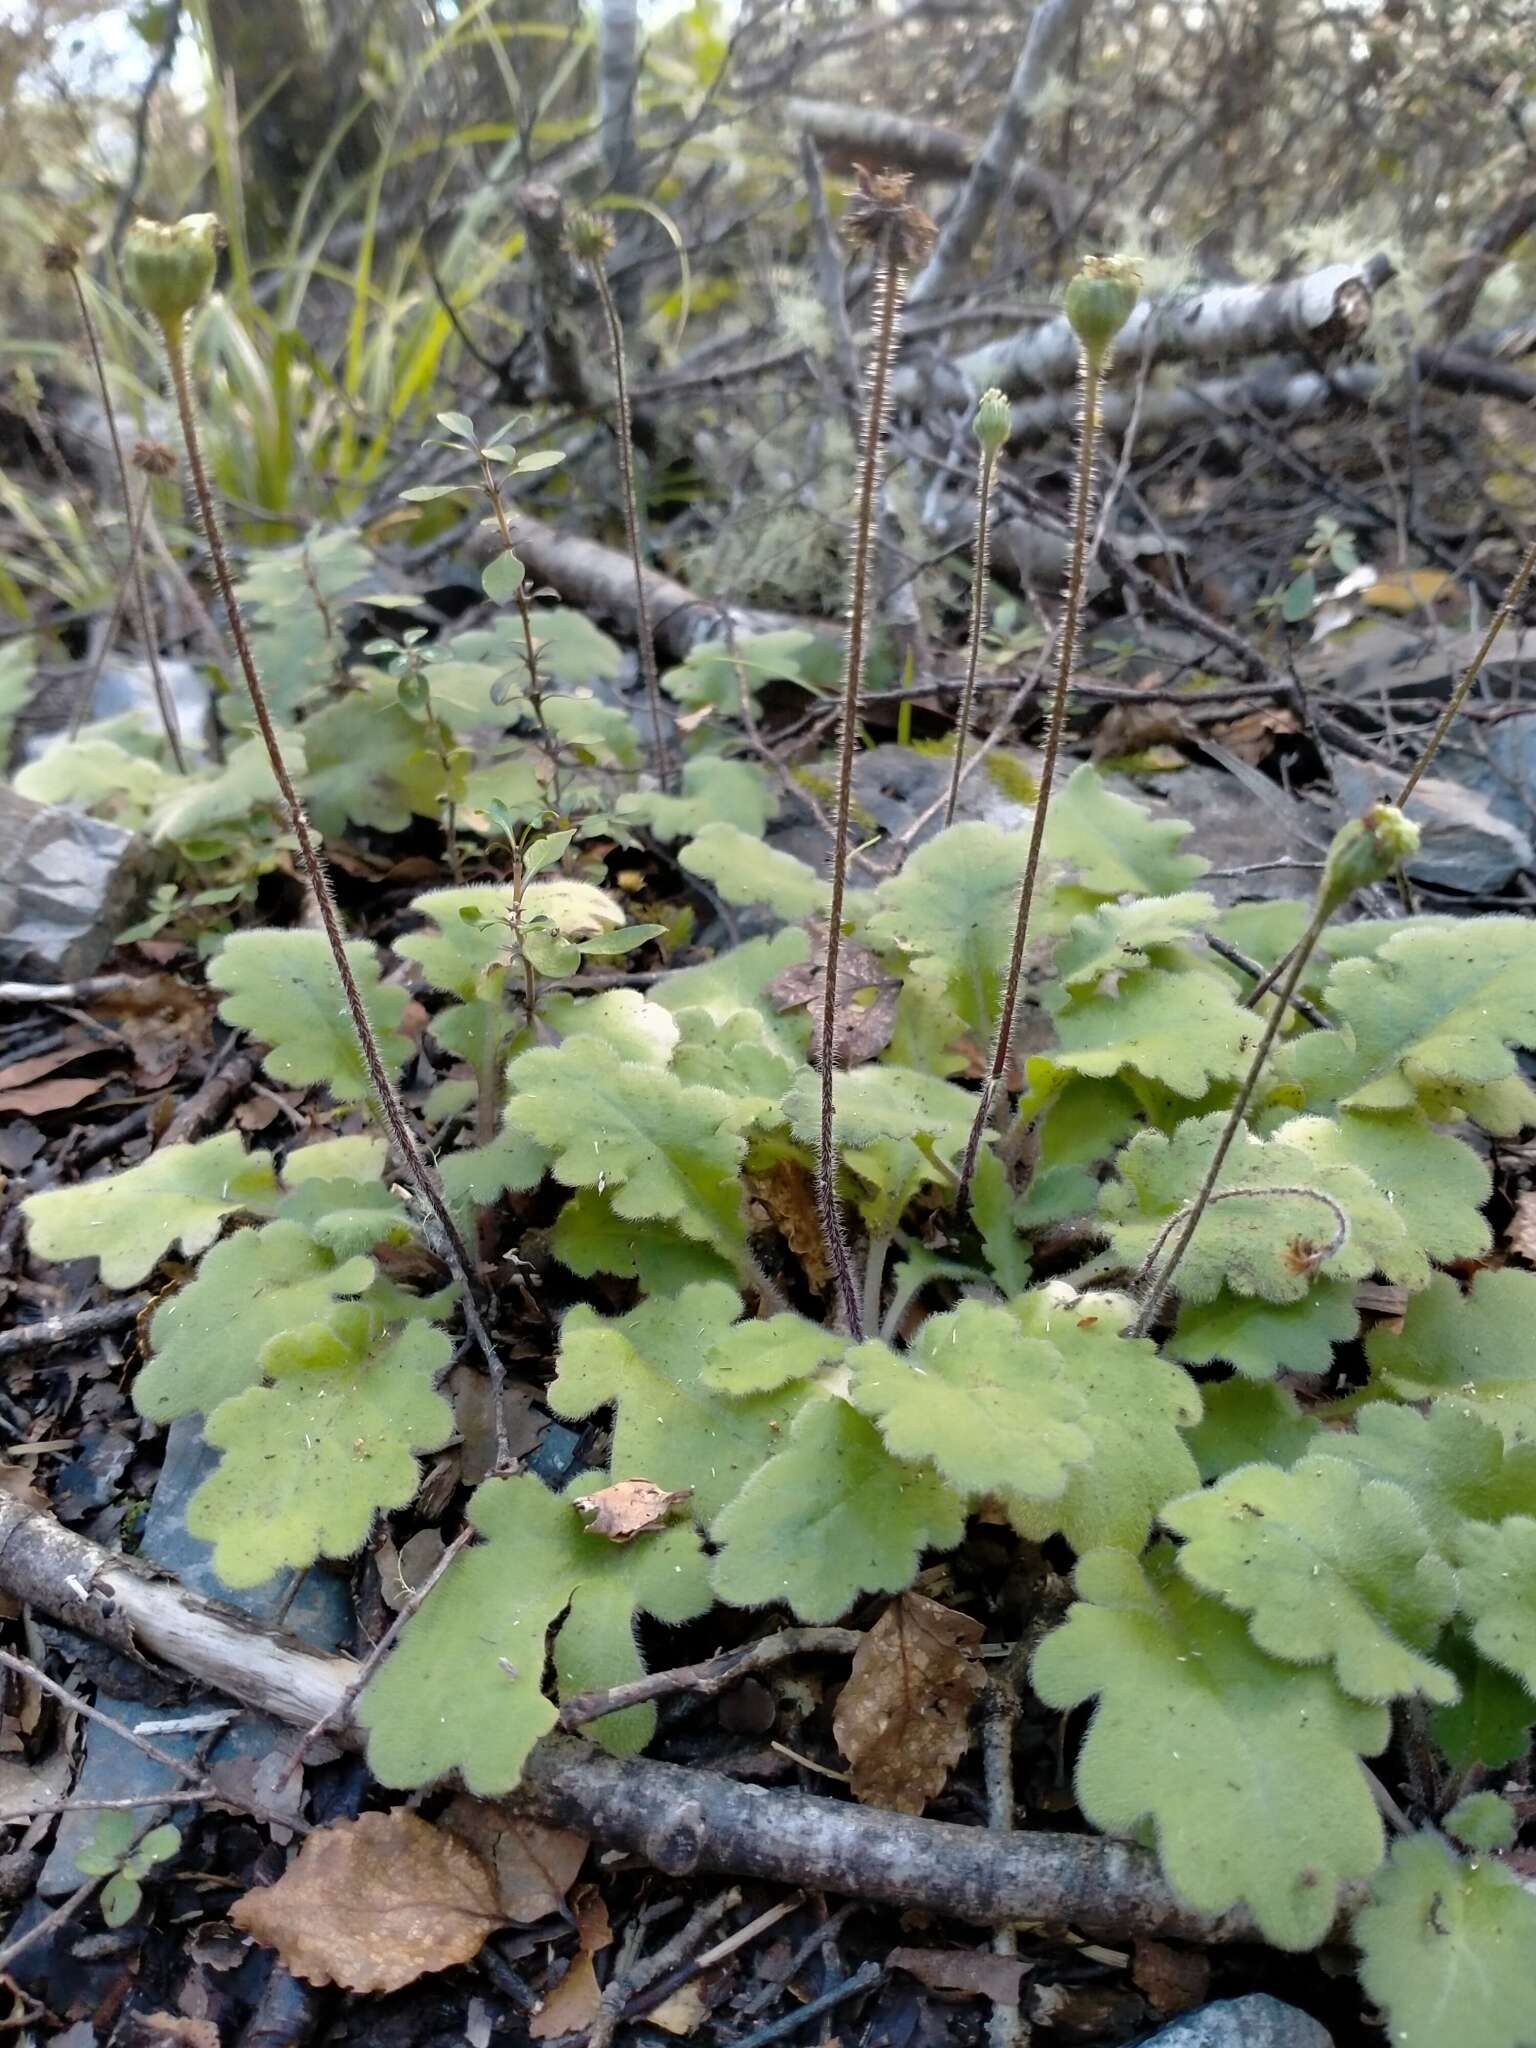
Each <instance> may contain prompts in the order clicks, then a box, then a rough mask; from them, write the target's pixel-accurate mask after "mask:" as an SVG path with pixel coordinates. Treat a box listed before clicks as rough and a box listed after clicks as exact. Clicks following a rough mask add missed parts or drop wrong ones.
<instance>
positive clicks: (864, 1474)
mask: <svg viewBox="0 0 1536 2048" xmlns="http://www.w3.org/2000/svg"><path fill="white" fill-rule="evenodd" d="M964 1531H965V1507H964V1504H963V1502H961V1500H960V1499H959V1498H958V1497H957V1496H956V1495H955V1494H953V1493H951V1491H950V1490H949V1488H948V1487H947V1486H946V1485H945V1484H944V1482H943V1480H942V1479H940V1478H939V1477H938V1475H937V1474H936V1473H935V1472H934V1471H933V1470H932V1468H931V1467H930V1466H927V1465H924V1464H915V1465H913V1464H906V1463H904V1462H902V1461H901V1460H900V1459H897V1458H894V1457H892V1456H891V1454H890V1452H889V1451H888V1450H887V1449H886V1448H885V1446H884V1444H883V1443H882V1442H881V1441H880V1435H879V1432H878V1431H877V1430H876V1429H875V1428H874V1426H873V1424H872V1423H869V1422H867V1421H866V1420H865V1419H864V1417H863V1416H862V1415H860V1414H858V1413H857V1411H856V1410H855V1409H853V1408H851V1407H850V1406H849V1405H848V1403H847V1402H846V1401H843V1400H840V1399H839V1398H838V1397H837V1396H836V1395H824V1394H819V1393H813V1394H812V1395H811V1396H810V1397H809V1399H807V1401H806V1402H805V1405H804V1407H803V1408H802V1409H801V1410H800V1413H799V1415H798V1416H797V1417H796V1418H795V1424H794V1427H793V1428H792V1429H791V1430H790V1431H789V1434H788V1437H787V1440H786V1442H785V1445H784V1448H783V1450H781V1451H780V1453H779V1455H778V1457H777V1458H775V1460H774V1461H773V1464H772V1465H771V1466H764V1467H763V1468H761V1469H760V1470H759V1471H758V1472H756V1473H755V1474H754V1475H753V1476H752V1478H750V1479H749V1480H748V1481H747V1483H746V1485H745V1486H744V1487H743V1488H742V1490H741V1492H740V1493H739V1494H737V1496H736V1498H735V1499H734V1500H733V1501H731V1503H730V1504H729V1506H728V1507H726V1508H725V1509H724V1511H723V1512H722V1513H721V1514H719V1515H717V1516H716V1518H715V1524H714V1529H713V1532H712V1533H713V1536H714V1540H715V1542H716V1543H717V1544H718V1545H719V1546H720V1555H719V1556H718V1557H717V1558H716V1560H715V1569H714V1585H715V1591H716V1593H717V1594H718V1595H719V1596H720V1598H721V1599H722V1600H728V1601H730V1602H731V1603H732V1605H733V1606H736V1607H765V1606H767V1605H769V1604H770V1603H771V1602H774V1601H783V1602H784V1603H785V1604H786V1605H787V1606H789V1607H790V1608H792V1609H793V1611H794V1612H795V1614H796V1615H798V1616H799V1618H800V1620H802V1621H806V1622H825V1621H835V1620H836V1619H837V1617H838V1616H839V1615H840V1614H843V1613H845V1612H846V1611H847V1610H848V1608H850V1607H851V1606H852V1605H853V1603H854V1601H855V1600H857V1599H858V1597H859V1595H860V1594H861V1593H899V1592H902V1591H904V1590H905V1588H906V1587H907V1586H909V1585H910V1584H911V1583H912V1580H913V1577H914V1576H915V1574H916V1572H917V1566H918V1561H919V1559H920V1558H921V1557H922V1554H923V1552H924V1551H925V1550H950V1549H953V1547H954V1546H955V1544H957V1543H958V1542H959V1541H960V1538H961V1536H962V1535H963V1534H964Z"/></svg>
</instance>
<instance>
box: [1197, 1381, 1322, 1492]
mask: <svg viewBox="0 0 1536 2048" xmlns="http://www.w3.org/2000/svg"><path fill="white" fill-rule="evenodd" d="M1200 1398H1201V1400H1202V1401H1203V1403H1204V1404H1205V1413H1204V1414H1203V1415H1202V1416H1201V1418H1200V1420H1199V1421H1198V1422H1197V1423H1196V1424H1195V1426H1194V1428H1193V1429H1192V1430H1191V1431H1190V1433H1189V1448H1190V1449H1191V1451H1193V1453H1194V1456H1195V1463H1196V1464H1197V1465H1198V1466H1199V1467H1200V1477H1201V1478H1202V1479H1220V1478H1221V1476H1222V1475H1223V1473H1226V1472H1235V1471H1236V1470H1237V1468H1238V1466H1239V1465H1251V1464H1254V1463H1256V1462H1262V1463H1265V1464H1269V1465H1280V1466H1287V1465H1294V1464H1295V1462H1296V1460H1297V1459H1298V1458H1300V1457H1304V1456H1305V1455H1306V1453H1307V1452H1308V1451H1309V1450H1311V1449H1312V1448H1313V1446H1314V1444H1316V1443H1318V1442H1320V1441H1322V1432H1321V1431H1320V1430H1319V1428H1318V1425H1317V1424H1316V1423H1315V1422H1313V1421H1312V1420H1311V1419H1310V1417H1308V1416H1305V1415H1303V1414H1302V1412H1301V1410H1300V1409H1299V1408H1298V1407H1297V1405H1296V1402H1295V1400H1294V1398H1293V1397H1292V1396H1291V1395H1290V1394H1289V1393H1287V1392H1286V1390H1285V1388H1284V1387H1277V1386H1274V1385H1273V1384H1264V1383H1261V1382H1259V1381H1255V1380H1244V1379H1235V1380H1222V1381H1220V1382H1219V1383H1218V1384H1217V1385H1216V1386H1206V1387H1202V1388H1201V1389H1200Z"/></svg>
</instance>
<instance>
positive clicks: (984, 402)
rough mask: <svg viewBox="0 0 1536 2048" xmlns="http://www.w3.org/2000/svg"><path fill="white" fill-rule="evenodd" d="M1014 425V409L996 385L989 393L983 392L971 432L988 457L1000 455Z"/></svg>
mask: <svg viewBox="0 0 1536 2048" xmlns="http://www.w3.org/2000/svg"><path fill="white" fill-rule="evenodd" d="M1012 424H1013V407H1012V406H1011V405H1010V404H1009V403H1008V401H1007V399H1006V398H1005V397H1004V396H1003V394H1002V392H1001V391H999V390H998V388H997V386H996V385H995V384H994V385H993V386H992V388H991V390H989V391H983V393H982V394H981V397H980V398H979V399H978V400H977V404H976V418H975V420H974V421H973V423H972V428H971V431H972V432H973V433H974V434H975V436H976V439H977V440H978V441H979V442H980V443H981V447H982V451H983V453H984V454H987V455H997V454H1000V453H1001V451H1002V448H1003V444H1004V443H1005V442H1006V441H1007V439H1008V429H1009V428H1010V427H1011V426H1012Z"/></svg>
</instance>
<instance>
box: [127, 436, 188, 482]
mask: <svg viewBox="0 0 1536 2048" xmlns="http://www.w3.org/2000/svg"><path fill="white" fill-rule="evenodd" d="M128 460H129V461H130V462H131V463H132V464H133V466H134V468H135V469H141V470H143V472H144V474H145V475H146V476H174V475H175V474H176V456H175V453H174V451H173V450H171V449H169V448H167V447H166V445H165V443H164V442H163V441H135V442H134V444H133V453H132V455H130V456H129V458H128Z"/></svg>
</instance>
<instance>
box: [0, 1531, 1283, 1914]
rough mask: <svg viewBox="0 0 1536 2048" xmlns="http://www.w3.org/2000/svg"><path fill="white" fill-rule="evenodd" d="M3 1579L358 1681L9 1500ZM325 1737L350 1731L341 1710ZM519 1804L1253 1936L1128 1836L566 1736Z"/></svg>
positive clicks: (208, 1672) (913, 1885)
mask: <svg viewBox="0 0 1536 2048" xmlns="http://www.w3.org/2000/svg"><path fill="white" fill-rule="evenodd" d="M0 1590H4V1591H5V1592H7V1593H9V1594H11V1595H12V1596H13V1597H14V1598H16V1599H19V1600H24V1601H26V1602H27V1603H28V1605H30V1606H32V1607H35V1608H38V1609H40V1610H41V1611H42V1612H43V1613H45V1614H49V1615H52V1616H53V1617H54V1618H55V1619H56V1620H58V1621H61V1622H63V1623H65V1624H66V1625H67V1626H68V1627H70V1628H73V1629H76V1630H78V1631H79V1632H80V1633H81V1634H83V1635H88V1636H92V1637H95V1638H97V1639H98V1640H100V1641H102V1642H106V1643H110V1644H112V1645H113V1647H115V1648H116V1649H119V1650H121V1651H123V1652H124V1653H125V1654H127V1655H130V1656H136V1657H139V1658H140V1659H144V1658H152V1659H154V1660H156V1661H157V1662H159V1663H161V1664H165V1665H169V1666H170V1667H172V1669H174V1670H176V1671H179V1672H181V1673H183V1674H185V1675H186V1676H187V1677H189V1678H194V1679H196V1680H198V1681H199V1682H200V1683H202V1684H204V1685H208V1686H213V1687H215V1688H217V1690H219V1691H220V1692H224V1693H228V1694H229V1695H230V1697H231V1698H233V1699H237V1700H241V1701H243V1702H244V1704H245V1705H247V1706H250V1707H255V1708H258V1709H259V1710H260V1711H261V1712H263V1713H266V1714H269V1715H271V1716H273V1717H274V1718H275V1719H277V1720H281V1721H286V1722H288V1723H290V1724H292V1725H294V1726H296V1727H303V1728H307V1727H310V1726H311V1725H312V1724H313V1723H314V1722H315V1721H317V1720H320V1719H321V1718H322V1717H330V1716H333V1715H335V1713H336V1710H337V1708H338V1707H339V1706H340V1704H341V1702H342V1701H343V1699H344V1698H345V1696H346V1693H347V1690H348V1687H349V1686H350V1685H351V1684H352V1682H353V1680H354V1679H355V1678H356V1675H357V1670H358V1666H357V1665H356V1663H355V1662H354V1661H353V1660H352V1659H351V1658H350V1657H336V1656H330V1655H327V1654H325V1653H323V1652H321V1651H318V1650H314V1649H311V1648H309V1647H308V1645H306V1644H304V1643H301V1642H298V1641H296V1640H295V1639H294V1638H292V1637H290V1636H284V1635H280V1634H277V1633H275V1632H272V1631H269V1630H266V1629H262V1628H259V1627H258V1626H256V1625H255V1624H254V1623H253V1622H251V1621H249V1620H248V1619H247V1618H246V1617H245V1616H243V1615H239V1614H237V1613H235V1612H234V1611H233V1610H232V1609H228V1608H223V1607H220V1606H218V1605H216V1604H215V1603H214V1602H212V1601H208V1600H201V1599H199V1598H197V1596H196V1595H194V1594H192V1593H189V1592H187V1591H185V1590H184V1588H182V1587H181V1586H180V1585H178V1584H177V1583H176V1582H175V1580H173V1579H169V1578H164V1577H158V1576H155V1575H153V1574H151V1573H150V1572H148V1571H147V1570H146V1569H145V1568H144V1567H143V1566H142V1565H140V1564H138V1563H136V1562H135V1561H133V1560H131V1559H128V1558H124V1557H120V1556H115V1555H113V1554H112V1553H111V1552H109V1551H105V1550H103V1549H101V1548H100V1546H99V1545H97V1544H95V1543H92V1542H90V1541H89V1540H88V1539H87V1538H86V1537H83V1536H77V1535H75V1534H74V1533H73V1531H71V1530H68V1529H65V1528H64V1527H63V1526H62V1525H61V1524H60V1523H58V1522H56V1521H54V1519H53V1518H52V1517H51V1516H50V1515H46V1514H43V1513H40V1512H39V1511H38V1510H36V1509H34V1508H29V1507H27V1506H26V1505H25V1504H24V1503H22V1502H21V1501H18V1500H13V1499H10V1498H8V1497H5V1496H0ZM332 1732H333V1733H334V1734H335V1735H336V1736H338V1737H339V1738H340V1739H343V1740H346V1739H348V1738H351V1739H353V1740H355V1739H356V1738H355V1734H354V1731H352V1730H351V1729H349V1728H348V1727H347V1726H346V1724H345V1723H344V1722H339V1723H336V1724H334V1725H333V1728H332ZM515 1804H516V1805H517V1807H518V1808H519V1809H520V1810H521V1811H523V1812H526V1813H529V1814H531V1815H533V1816H535V1817H537V1818H539V1819H541V1820H546V1821H550V1822H553V1823H555V1824H556V1825H559V1826H562V1827H570V1828H575V1829H578V1830H579V1831H580V1832H582V1833H583V1834H587V1835H591V1836H592V1837H593V1838H594V1839H596V1840H597V1841H600V1842H602V1843H604V1844H606V1845H608V1846H610V1847H614V1848H621V1849H627V1850H629V1851H631V1852H632V1853H633V1854H636V1855H640V1856H643V1857H645V1858H646V1860H647V1861H648V1862H650V1863H652V1864H654V1865H655V1866H656V1868H657V1869H659V1870H664V1871H666V1872H668V1873H670V1874H673V1875H682V1874H686V1873H688V1872H691V1871H695V1870H707V1871H719V1872H727V1873H731V1874H733V1875H736V1876H740V1877H755V1878H763V1879H770V1880H773V1881H775V1882H779V1883H783V1884H793V1885H799V1886H802V1887H808V1888H813V1889H815V1890H817V1891H829V1892H839V1893H843V1894H846V1895H849V1896H852V1897H856V1898H864V1899H878V1900H884V1901H887V1902H890V1903H893V1904H899V1905H903V1906H910V1907H915V1908H918V1909H919V1910H922V1911H926V1912H930V1913H941V1914H944V1915H946V1916H950V1917H953V1918H955V1919H960V1920H968V1921H972V1922H974V1923H977V1924H979V1925H982V1926H1000V1925H1004V1924H1007V1923H1009V1922H1012V1921H1019V1920H1031V1921H1049V1922H1069V1923H1070V1924H1071V1925H1073V1926H1074V1927H1077V1928H1080V1929H1082V1930H1083V1931H1084V1932H1085V1933H1090V1934H1096V1935H1109V1936H1125V1935H1172V1936H1175V1937H1178V1938H1182V1939H1185V1940H1189V1941H1202V1942H1228V1941H1252V1940H1255V1939H1257V1938H1258V1937H1257V1936H1256V1934H1255V1930H1254V1928H1253V1924H1252V1922H1251V1921H1250V1920H1249V1919H1248V1917H1247V1916H1246V1914H1243V1913H1240V1912H1234V1913H1228V1914H1225V1915H1223V1917H1222V1918H1221V1919H1220V1920H1215V1921H1210V1920H1203V1919H1201V1918H1200V1917H1199V1916H1198V1915H1196V1914H1194V1913H1192V1912H1191V1911H1190V1910H1189V1908H1188V1907H1186V1906H1184V1905H1183V1904H1181V1902H1180V1901H1179V1900H1178V1899H1176V1898H1175V1897H1174V1896H1173V1894H1172V1893H1171V1892H1170V1891H1169V1889H1168V1886H1167V1885H1166V1883H1165V1882H1164V1880H1163V1878H1162V1875H1161V1873H1160V1872H1159V1870H1158V1867H1157V1861H1156V1858H1155V1857H1153V1856H1151V1855H1149V1854H1148V1853H1147V1852H1146V1851H1145V1850H1143V1849H1136V1848H1132V1847H1129V1846H1128V1845H1126V1844H1125V1843H1121V1842H1111V1841H1101V1840H1099V1839H1097V1838H1095V1837H1092V1836H1086V1835H1058V1834H1046V1833H1043V1832H1042V1833H1038V1834H1036V1833H1026V1834H993V1833H990V1832H988V1831H987V1830H984V1829H981V1828H968V1827H958V1826H955V1825H954V1824H952V1823H950V1822H947V1821H931V1820H912V1819H908V1818H907V1817H906V1816H905V1815H902V1814H894V1813H880V1812H877V1811H875V1810H874V1809H872V1808H870V1807H861V1806H856V1805H853V1804H851V1803H848V1802H845V1801H843V1800H840V1799H837V1798H833V1797H830V1796H826V1797H818V1796H812V1795H810V1794H806V1793H801V1792H784V1791H778V1790H769V1789H766V1788H764V1787H761V1786H756V1785H748V1784H739V1783H737V1782H736V1781H735V1780H733V1779H731V1778H727V1777H725V1776H723V1775H714V1774H712V1773H710V1772H707V1771H694V1770H685V1769H682V1768H681V1767H679V1766H678V1765H675V1764H662V1763H652V1762H649V1761H648V1760H646V1759H644V1758H619V1757H612V1756H609V1755H608V1754H606V1752H604V1751H601V1750H598V1749H596V1748H594V1747H593V1746H592V1745H591V1744H589V1743H586V1742H582V1741H580V1740H578V1739H575V1738H573V1737H570V1736H552V1737H549V1738H546V1740H545V1741H543V1742H541V1743H540V1744H539V1746H538V1747H537V1749H536V1750H535V1751H534V1753H533V1755H532V1757H531V1758H530V1759H529V1764H528V1769H527V1772H526V1775H525V1777H524V1781H523V1784H522V1786H521V1788H520V1789H519V1791H518V1793H517V1796H516V1800H515Z"/></svg>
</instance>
